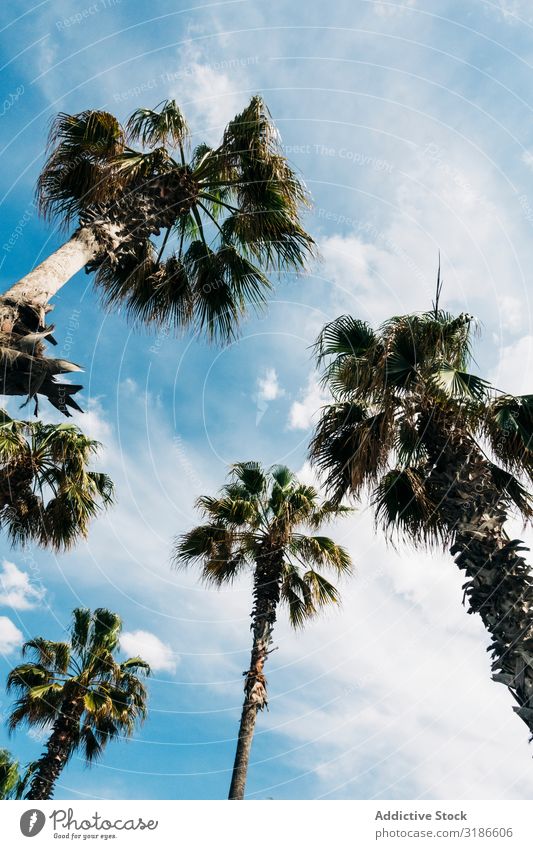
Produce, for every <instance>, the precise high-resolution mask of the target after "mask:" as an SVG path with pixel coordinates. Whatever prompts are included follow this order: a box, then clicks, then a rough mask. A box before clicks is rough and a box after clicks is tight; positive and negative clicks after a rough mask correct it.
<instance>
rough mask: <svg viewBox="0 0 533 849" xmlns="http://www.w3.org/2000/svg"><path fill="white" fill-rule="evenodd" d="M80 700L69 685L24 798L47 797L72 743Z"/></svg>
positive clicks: (52, 792) (51, 790)
mask: <svg viewBox="0 0 533 849" xmlns="http://www.w3.org/2000/svg"><path fill="white" fill-rule="evenodd" d="M83 708H84V700H83V694H81V695H80V692H79V689H78V688H75V689H73V690H72V691H71V692H70V693H69V695H67V696H66V697H65V699H64V700H63V702H62V704H61V712H60V714H59V716H58V718H57V719H56V721H55V722H54V727H53V730H52V734H51V735H50V739H49V740H48V743H47V745H46V749H45V751H44V752H43V754H42V755H41V757H40V758H39V760H38V761H37V765H36V769H35V771H34V773H33V777H32V780H31V784H30V789H29V792H28V793H27V795H26V798H27V799H51V798H52V797H53V795H54V787H55V784H56V781H57V779H58V778H59V775H60V774H61V771H62V770H63V769H64V768H65V766H66V764H67V761H68V760H69V758H70V756H71V754H72V751H73V749H74V747H75V745H76V740H77V738H78V734H79V727H80V720H81V717H82V714H83Z"/></svg>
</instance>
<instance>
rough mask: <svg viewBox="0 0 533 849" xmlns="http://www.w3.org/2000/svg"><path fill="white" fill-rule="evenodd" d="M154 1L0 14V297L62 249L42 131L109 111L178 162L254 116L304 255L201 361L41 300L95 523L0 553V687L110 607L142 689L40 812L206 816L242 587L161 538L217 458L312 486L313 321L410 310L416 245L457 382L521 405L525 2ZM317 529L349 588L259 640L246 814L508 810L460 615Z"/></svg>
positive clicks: (506, 770)
mask: <svg viewBox="0 0 533 849" xmlns="http://www.w3.org/2000/svg"><path fill="white" fill-rule="evenodd" d="M176 5H177V4H176V3H175V2H167V1H166V0H156V1H155V2H153V3H151V4H149V5H147V4H145V3H142V2H139V0H97V2H94V3H92V4H91V3H89V2H86V0H80V2H71V0H54V2H48V0H43V1H42V2H40V3H36V4H30V3H28V2H11V3H9V4H8V5H5V7H4V8H3V9H2V11H1V12H0V27H1V28H2V55H1V57H0V59H1V62H2V66H3V71H2V74H3V76H2V79H3V86H2V91H3V98H4V103H3V106H2V108H1V112H2V126H3V133H2V148H1V151H2V152H1V157H2V158H1V163H2V168H1V172H0V173H1V175H2V178H1V185H0V193H1V198H2V213H3V214H2V218H1V222H0V227H1V234H0V283H1V284H2V288H4V289H5V288H7V287H8V286H9V285H10V284H11V283H12V282H14V281H15V280H17V279H18V278H19V277H20V276H22V275H23V274H24V273H25V272H27V271H28V270H30V268H32V267H33V266H34V265H35V264H36V263H37V262H39V261H40V260H41V259H42V258H43V257H45V256H46V255H47V254H48V253H50V252H51V251H52V250H53V249H54V248H55V247H57V246H58V245H59V244H60V243H61V241H62V239H63V238H64V234H61V233H59V232H58V231H57V229H56V228H55V227H54V226H53V225H49V224H45V223H43V222H42V221H40V220H39V219H38V217H37V215H36V213H35V210H34V207H33V205H32V200H33V190H34V186H35V180H36V177H37V174H38V171H39V167H40V165H41V163H42V161H43V153H44V146H45V141H46V133H47V127H48V122H49V120H50V118H51V117H52V116H53V115H54V114H55V113H56V112H58V111H67V112H78V111H81V110H83V109H87V108H105V109H108V110H110V111H113V112H115V113H116V114H117V115H118V117H119V118H121V119H122V118H125V117H127V115H128V114H129V113H130V112H131V111H133V110H134V109H135V108H136V107H138V106H140V105H144V106H150V107H151V106H154V105H155V104H156V103H157V102H159V101H160V100H162V99H164V98H167V97H174V98H176V100H177V101H178V102H179V103H180V105H181V106H182V108H183V110H184V111H185V112H186V114H187V116H188V117H189V120H190V123H191V125H192V129H193V133H194V140H195V141H201V140H207V141H212V140H216V138H217V137H218V136H219V135H220V133H221V131H222V129H223V127H224V125H225V123H226V122H227V121H228V120H229V119H231V118H232V117H233V115H234V114H235V113H236V112H238V111H239V110H240V109H241V108H242V107H243V106H244V104H245V103H246V102H247V100H248V99H249V98H250V96H251V95H253V94H254V93H256V92H260V93H262V94H263V96H264V97H265V99H266V101H267V103H268V105H269V107H270V110H271V112H272V114H273V116H274V118H275V120H276V122H277V125H278V127H279V129H280V131H281V133H282V137H283V143H284V145H285V150H286V153H287V155H288V157H289V158H290V160H291V162H292V163H293V164H294V165H295V166H296V167H297V168H298V169H300V171H301V172H302V173H303V175H304V177H305V179H306V182H307V184H308V186H309V188H310V191H311V193H312V195H313V198H314V207H313V209H312V210H311V211H310V213H309V214H308V217H307V220H306V221H307V226H308V228H309V230H310V231H311V232H312V234H313V235H314V237H315V238H316V239H317V241H318V244H319V248H320V253H321V260H320V262H317V263H316V265H315V267H314V268H313V270H312V273H311V274H310V275H308V276H306V277H303V278H295V277H286V278H285V279H282V280H280V281H279V283H278V285H277V286H276V292H275V294H274V296H273V298H272V302H271V304H270V305H269V309H268V312H267V313H266V314H265V315H262V316H259V317H254V316H251V317H250V319H249V320H248V322H247V323H246V325H245V327H244V328H243V334H242V337H241V338H240V340H239V341H238V342H237V343H235V344H233V345H231V346H228V347H226V348H224V349H222V350H221V349H219V348H215V347H213V346H209V345H207V344H206V343H205V342H203V341H202V340H197V339H194V338H192V337H190V336H188V337H183V338H179V339H175V338H172V337H170V336H165V335H164V334H162V335H159V336H157V335H154V334H149V333H147V332H146V331H143V330H139V329H138V328H132V327H131V326H129V325H128V323H127V321H126V318H125V317H124V316H123V315H121V314H120V313H119V312H114V313H113V314H111V315H110V314H107V315H106V314H105V313H104V311H103V309H102V307H101V305H100V304H99V302H98V299H97V298H96V296H95V295H94V293H93V292H92V290H91V281H90V278H89V277H87V276H86V275H84V274H80V275H78V276H77V277H76V278H75V279H73V280H72V281H71V282H70V283H69V284H68V285H67V286H66V287H65V288H64V290H62V292H61V293H60V296H59V297H58V298H57V299H56V308H55V312H54V321H55V322H56V324H57V328H58V332H57V336H58V339H59V346H60V348H61V346H63V348H64V350H65V353H66V351H67V348H68V356H69V357H70V358H72V359H73V360H75V361H76V362H79V363H81V364H83V365H84V367H85V369H86V372H85V375H84V386H85V389H84V394H83V402H84V407H85V409H86V411H87V412H86V413H85V414H84V415H83V416H80V417H79V423H80V424H81V426H82V427H83V428H84V429H85V430H86V431H87V432H88V433H90V434H91V435H94V436H95V437H96V438H98V439H99V440H101V442H102V444H103V449H102V454H101V457H100V460H99V466H100V467H101V468H102V469H104V468H105V469H106V470H107V471H109V472H110V474H111V475H112V476H113V478H114V479H115V481H116V484H117V494H118V503H117V505H116V506H115V507H114V508H113V510H112V511H110V512H109V513H108V514H107V515H106V516H105V517H103V518H101V519H99V520H98V521H97V522H95V523H94V525H93V527H92V529H91V533H90V537H89V539H88V541H87V543H86V544H84V545H81V546H80V547H79V548H78V549H77V550H76V551H74V552H72V553H70V554H68V555H65V556H60V557H55V556H53V555H50V554H47V553H43V552H41V551H39V550H29V551H20V550H15V551H14V550H10V549H9V547H8V546H7V544H6V543H5V541H4V545H3V552H2V553H3V556H4V558H5V562H4V566H3V567H2V568H3V572H2V576H3V577H2V581H1V583H0V605H1V606H0V651H1V652H2V660H1V664H0V678H1V679H4V678H5V674H6V672H7V670H8V669H9V668H10V666H11V665H13V663H15V662H17V660H18V657H19V653H18V649H19V645H20V642H21V640H22V639H23V638H27V637H30V636H33V635H35V634H41V633H42V634H45V635H46V636H49V637H52V638H53V637H57V638H60V637H61V636H62V635H63V633H64V629H65V628H66V626H67V624H68V620H69V615H70V611H71V610H72V608H73V607H74V606H76V605H79V604H83V605H87V606H89V607H95V606H102V605H104V606H108V607H110V608H112V609H114V610H117V611H118V612H120V614H121V615H122V617H123V619H124V630H125V637H124V641H123V642H124V649H125V650H126V651H128V652H129V653H136V652H137V651H139V652H141V653H144V654H145V655H146V656H147V658H148V659H149V660H151V661H152V664H153V667H154V676H153V680H152V681H151V683H150V705H151V710H150V718H149V720H148V721H147V722H146V724H145V726H144V727H143V729H142V732H141V733H140V734H139V735H138V736H137V737H135V739H134V740H132V741H130V742H128V743H124V742H122V743H117V744H115V745H113V746H111V747H110V748H109V749H108V751H107V753H106V755H105V758H104V760H103V761H102V762H101V763H100V764H98V765H97V766H95V767H93V768H92V769H90V770H86V769H85V768H84V766H83V764H82V763H81V762H79V761H78V760H76V759H75V760H74V761H73V762H72V763H71V764H70V766H69V767H68V769H67V770H66V771H65V773H64V774H63V776H62V777H61V781H60V786H59V788H58V792H57V794H56V796H57V797H58V798H65V797H80V798H83V797H87V796H88V797H99V798H224V797H225V795H226V793H227V787H228V783H229V776H230V769H231V765H232V758H233V750H234V738H235V733H236V729H237V722H238V717H239V713H240V706H241V697H242V670H243V669H244V668H245V665H246V663H247V659H248V652H249V642H250V634H249V611H250V606H251V600H250V583H249V581H246V580H243V581H242V582H241V583H240V584H238V585H236V586H235V587H234V588H232V589H231V590H228V591H225V592H220V593H217V592H215V591H209V590H206V589H205V588H203V587H202V586H200V585H198V584H197V582H196V580H195V576H194V575H193V574H190V575H188V574H183V573H176V572H173V571H172V570H171V568H170V564H169V549H170V543H171V539H172V537H173V535H174V534H176V533H179V532H181V531H183V530H184V529H186V528H187V527H188V526H190V524H191V523H192V522H193V521H194V518H195V517H194V512H193V509H192V504H193V501H194V498H195V496H196V495H198V494H200V493H204V492H205V493H208V492H213V491H214V490H216V489H217V488H218V487H219V486H220V485H221V484H222V482H223V479H224V475H225V470H226V466H227V464H228V463H231V462H234V461H235V460H242V459H249V458H254V459H255V458H257V459H260V460H262V461H263V462H264V463H265V464H270V463H274V462H284V463H287V464H289V465H290V466H291V467H292V468H293V469H295V470H297V471H299V472H301V474H302V476H303V477H304V478H305V479H310V476H311V472H310V470H309V468H308V466H307V464H306V446H307V443H308V440H309V436H310V432H311V426H312V415H313V412H314V411H315V410H316V408H317V407H318V406H319V405H320V404H321V403H322V401H323V395H322V393H321V390H320V388H319V386H318V385H317V381H316V376H315V374H314V370H313V362H312V358H311V352H310V350H309V346H310V345H311V344H312V342H313V341H314V339H315V337H316V334H317V332H318V330H319V329H320V327H321V325H322V324H323V323H324V322H325V321H326V320H328V319H331V318H333V317H335V316H336V315H338V314H340V313H341V312H343V311H350V312H352V313H353V314H354V315H358V316H360V317H362V318H365V319H367V320H368V321H370V322H371V323H373V324H376V323H379V322H380V321H382V320H383V319H385V318H386V317H387V316H389V315H391V314H394V313H398V312H403V311H408V310H413V309H424V308H426V307H427V306H428V304H429V302H430V300H431V297H432V294H433V289H434V281H435V274H436V266H437V259H438V251H439V250H440V251H441V256H442V267H443V275H444V281H445V285H444V295H443V297H444V301H445V304H446V306H447V307H449V308H450V309H453V310H458V311H460V310H468V311H469V312H471V313H473V314H475V315H476V316H478V317H479V319H480V321H481V326H482V330H483V338H482V339H481V340H480V341H479V347H478V353H477V361H478V368H479V370H480V372H482V373H483V374H484V375H485V376H488V377H490V378H491V379H493V380H494V381H495V382H496V384H497V385H498V386H502V387H505V388H506V389H507V390H509V391H514V392H521V391H522V392H525V391H531V386H530V385H529V384H528V382H527V375H528V372H529V371H530V366H531V362H532V339H533V337H532V331H531V305H530V301H529V295H528V292H529V288H530V286H529V284H530V275H531V268H532V267H533V262H532V261H533V239H532V236H533V110H532V107H533V96H532V94H531V92H532V91H533V85H532V83H533V48H532V44H533V40H532V35H533V28H532V25H533V10H532V9H531V4H530V2H528V0H500V2H484V0H474V2H471V3H468V4H465V3H460V2H444V0H442V2H441V0H432V2H430V0H405V2H403V3H402V2H395V3H393V2H385V1H384V2H377V0H374V2H370V0H337V2H335V3H334V4H329V5H328V6H327V7H325V6H324V4H323V3H321V2H318V0H310V2H306V3H294V2H287V1H286V0H272V2H270V3H268V4H265V3H259V2H256V0H254V2H247V0H231V1H230V2H226V3H209V4H203V5H200V4H195V5H191V6H187V7H186V8H185V7H183V8H182V7H181V6H180V7H178V8H176ZM65 345H66V346H67V348H65ZM10 409H16V407H15V406H13V405H11V406H10ZM46 415H47V416H48V417H49V418H51V414H50V413H49V412H48V411H47V412H46ZM518 532H519V533H525V539H531V533H530V531H529V529H527V530H526V531H525V532H523V531H522V529H521V528H518ZM335 535H336V536H337V538H338V539H339V540H341V541H342V542H343V543H344V544H346V545H347V546H348V547H349V548H350V550H351V552H352V554H353V557H354V560H355V562H356V565H357V572H356V576H355V578H353V579H352V580H351V581H350V582H346V583H345V585H343V587H342V589H343V597H344V603H343V606H342V608H341V609H340V610H338V611H334V612H331V613H329V614H328V615H327V616H324V617H322V618H321V619H320V620H319V621H317V622H315V623H313V624H311V625H310V626H309V628H308V630H307V631H306V632H305V633H303V634H301V633H298V634H294V633H291V632H290V630H289V628H288V626H287V624H286V623H285V622H283V621H280V623H279V627H278V629H277V634H276V640H275V644H276V645H277V646H279V650H278V651H276V652H275V653H274V654H273V655H272V657H271V658H270V660H269V667H270V669H269V685H270V691H271V702H270V711H269V712H268V713H267V714H265V715H262V716H260V717H259V722H258V731H257V736H256V740H255V743H254V749H253V764H252V768H251V771H250V777H249V782H248V791H249V794H250V796H251V798H276V799H278V798H279V799H307V798H322V797H326V798H373V797H376V798H455V799H461V798H464V799H473V798H511V799H513V798H518V799H520V798H530V797H531V793H532V792H533V767H532V761H531V750H530V748H529V747H528V743H527V736H528V735H527V729H526V727H525V725H523V723H521V722H520V721H519V720H518V718H516V717H515V716H514V715H513V712H512V710H511V698H510V697H509V696H508V695H507V692H506V690H505V688H503V687H500V686H498V685H496V684H493V683H491V682H490V676H489V659H488V655H487V654H486V651H485V647H486V645H487V638H486V636H485V634H484V631H483V628H482V626H481V624H480V622H478V621H476V620H475V619H474V618H473V617H468V616H466V613H465V611H464V609H463V608H462V606H461V598H462V592H461V576H460V575H459V574H458V573H457V570H456V569H455V567H454V566H453V563H452V562H451V559H450V558H448V557H445V556H437V555H434V554H432V555H431V556H429V555H425V554H423V553H414V552H412V551H410V550H406V549H404V548H399V549H398V550H394V548H392V547H390V546H387V545H386V544H385V542H384V540H383V539H381V538H380V536H379V535H376V534H375V533H374V529H373V526H372V519H371V516H370V514H369V512H368V511H367V510H365V508H364V505H362V507H361V508H360V509H359V510H358V511H357V513H356V514H355V516H354V517H353V518H351V519H350V520H347V521H345V522H343V523H342V524H339V526H338V527H336V528H335ZM6 563H7V565H5V564H6ZM8 710H9V700H8V699H7V697H6V696H5V694H2V693H1V691H0V713H1V714H2V717H3V718H5V716H6V713H7V711H8ZM6 742H7V743H8V745H10V746H11V747H12V748H13V749H14V750H15V751H16V752H17V754H18V755H19V757H20V758H21V759H22V760H23V761H25V760H29V759H30V758H33V757H35V755H36V753H37V752H38V751H39V746H40V742H39V740H36V739H34V738H32V736H31V735H28V734H26V733H25V732H23V731H21V732H19V733H18V734H17V735H16V737H14V738H12V739H11V740H9V741H8V738H7V735H6V733H5V730H4V729H3V728H2V731H1V732H0V745H2V744H4V743H6Z"/></svg>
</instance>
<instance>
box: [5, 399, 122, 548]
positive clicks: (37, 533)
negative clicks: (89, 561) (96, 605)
mask: <svg viewBox="0 0 533 849" xmlns="http://www.w3.org/2000/svg"><path fill="white" fill-rule="evenodd" d="M99 447H100V444H99V443H98V442H96V441H95V440H94V439H89V437H87V436H85V435H84V434H83V433H82V432H81V431H80V430H79V428H77V427H75V426H74V425H68V424H62V425H53V424H49V425H45V424H42V423H41V422H39V421H34V422H25V421H17V420H15V419H11V418H10V417H9V416H8V415H7V413H5V412H4V411H2V410H0V529H1V530H4V531H6V532H7V534H8V536H9V538H10V540H11V542H12V543H13V544H17V543H19V544H24V543H26V542H36V543H37V544H38V545H42V546H50V547H51V548H53V549H55V550H58V551H59V550H62V549H63V550H64V549H68V548H70V547H71V546H72V545H74V543H75V542H76V541H77V540H78V539H79V538H80V537H84V536H86V535H87V533H88V529H89V523H90V520H91V519H92V518H93V517H94V516H95V515H96V514H97V513H98V512H99V511H100V510H101V509H102V508H103V507H107V506H108V505H109V504H110V503H111V501H112V499H113V483H112V481H111V479H110V478H109V477H108V476H107V475H106V474H103V473H102V472H93V471H90V470H89V463H90V461H91V458H92V457H93V456H94V455H95V454H96V453H97V451H98V449H99Z"/></svg>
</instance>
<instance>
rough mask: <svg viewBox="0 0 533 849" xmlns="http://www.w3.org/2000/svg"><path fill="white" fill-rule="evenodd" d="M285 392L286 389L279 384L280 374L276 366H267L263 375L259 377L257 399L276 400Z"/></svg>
mask: <svg viewBox="0 0 533 849" xmlns="http://www.w3.org/2000/svg"><path fill="white" fill-rule="evenodd" d="M284 394H285V390H283V389H282V388H281V386H280V385H279V380H278V375H277V372H276V369H275V368H267V369H266V371H265V373H264V375H263V376H262V377H258V378H257V400H258V401H275V400H276V398H280V397H281V396H282V395H284Z"/></svg>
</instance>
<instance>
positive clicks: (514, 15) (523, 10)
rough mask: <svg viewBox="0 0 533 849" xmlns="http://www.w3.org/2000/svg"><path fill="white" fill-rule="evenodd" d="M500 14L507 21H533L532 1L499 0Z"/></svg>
mask: <svg viewBox="0 0 533 849" xmlns="http://www.w3.org/2000/svg"><path fill="white" fill-rule="evenodd" d="M498 6H499V9H500V12H501V13H502V15H503V17H504V18H505V19H506V20H509V21H514V23H519V21H520V19H522V20H526V21H527V20H530V19H531V0H499V3H498Z"/></svg>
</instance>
